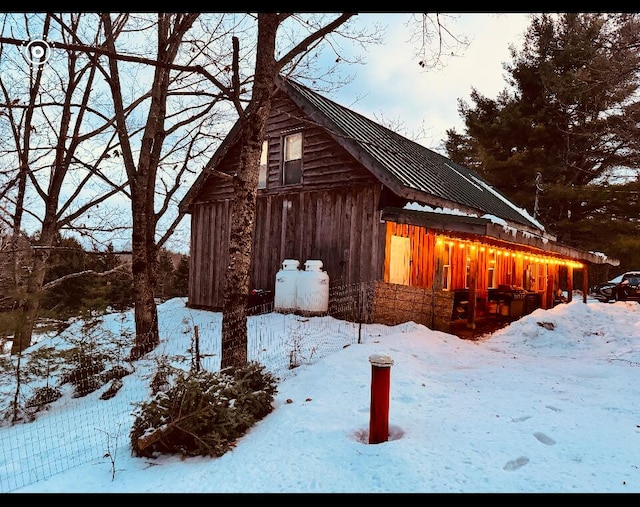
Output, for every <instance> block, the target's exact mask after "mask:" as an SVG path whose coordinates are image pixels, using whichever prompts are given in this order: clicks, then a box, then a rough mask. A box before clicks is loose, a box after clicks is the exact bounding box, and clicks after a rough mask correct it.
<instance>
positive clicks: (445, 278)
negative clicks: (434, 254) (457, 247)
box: [442, 243, 453, 290]
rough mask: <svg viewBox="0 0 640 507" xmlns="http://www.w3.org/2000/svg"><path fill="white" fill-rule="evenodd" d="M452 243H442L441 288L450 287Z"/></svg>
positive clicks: (447, 288) (446, 288)
mask: <svg viewBox="0 0 640 507" xmlns="http://www.w3.org/2000/svg"><path fill="white" fill-rule="evenodd" d="M452 245H453V243H447V244H446V245H444V250H443V251H444V258H443V266H442V289H443V290H449V287H451V248H452Z"/></svg>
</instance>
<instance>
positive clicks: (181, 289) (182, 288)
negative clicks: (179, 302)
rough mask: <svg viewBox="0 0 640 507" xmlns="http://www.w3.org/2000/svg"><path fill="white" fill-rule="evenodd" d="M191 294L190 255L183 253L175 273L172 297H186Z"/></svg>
mask: <svg viewBox="0 0 640 507" xmlns="http://www.w3.org/2000/svg"><path fill="white" fill-rule="evenodd" d="M188 294H189V256H188V255H181V256H180V262H179V263H178V267H177V268H176V270H175V272H174V273H173V287H172V292H171V296H172V297H185V296H187V295H188Z"/></svg>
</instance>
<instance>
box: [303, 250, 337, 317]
mask: <svg viewBox="0 0 640 507" xmlns="http://www.w3.org/2000/svg"><path fill="white" fill-rule="evenodd" d="M296 292H297V306H298V311H299V312H300V313H301V314H302V315H323V314H326V313H327V311H328V310H329V275H328V274H327V272H326V271H322V261H320V260H307V262H305V263H304V271H300V273H299V274H298V284H297V290H296Z"/></svg>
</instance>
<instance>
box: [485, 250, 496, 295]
mask: <svg viewBox="0 0 640 507" xmlns="http://www.w3.org/2000/svg"><path fill="white" fill-rule="evenodd" d="M487 266H488V267H487V273H488V278H487V287H488V288H490V289H495V288H496V250H495V248H491V249H489V256H488V258H487Z"/></svg>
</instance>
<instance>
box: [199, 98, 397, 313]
mask: <svg viewBox="0 0 640 507" xmlns="http://www.w3.org/2000/svg"><path fill="white" fill-rule="evenodd" d="M296 131H302V133H303V160H302V183H301V184H296V185H286V186H285V185H283V184H282V166H281V160H282V156H281V149H282V145H283V139H284V136H285V135H287V134H289V133H292V132H296ZM266 138H267V140H268V141H269V155H268V160H267V164H268V174H267V188H265V189H259V190H258V197H257V201H256V224H255V231H254V242H253V245H254V246H253V249H254V250H253V251H254V255H253V268H252V274H251V282H250V283H251V287H252V288H262V289H266V290H274V289H275V275H276V273H277V272H278V270H279V269H280V268H281V267H282V262H283V261H284V260H285V259H296V260H298V261H299V262H300V267H301V268H303V267H304V263H305V262H306V261H307V260H309V259H319V260H321V261H322V262H323V269H324V270H325V271H326V272H327V274H328V275H329V281H330V284H331V285H332V286H335V285H340V284H351V283H357V282H362V281H371V280H380V279H382V275H383V264H384V250H383V249H384V240H385V233H384V224H383V223H381V222H380V211H379V210H380V195H381V192H382V189H383V187H382V185H381V184H380V183H379V182H378V181H377V180H376V179H375V178H374V177H373V176H372V175H371V174H370V173H369V172H368V171H367V170H366V169H364V168H363V167H362V166H361V165H360V164H359V163H358V162H357V161H356V160H355V159H354V158H353V157H352V156H351V155H350V154H349V153H347V152H346V150H344V148H342V147H341V146H340V145H338V144H337V143H335V141H334V140H333V139H332V138H331V137H330V136H329V135H328V134H327V133H326V132H325V131H324V130H323V129H322V128H321V127H319V126H318V125H316V124H315V123H313V122H309V121H307V120H306V119H305V117H304V114H303V113H302V111H301V110H300V109H299V108H298V107H297V106H296V105H295V104H294V103H293V102H292V101H291V100H289V99H288V98H287V97H286V96H285V95H283V94H279V95H277V96H276V98H275V100H274V104H273V107H272V111H271V114H270V117H269V120H268V123H267V132H266ZM239 155H240V153H239V149H238V146H237V145H234V146H231V147H230V148H229V150H228V151H227V153H226V155H225V156H224V157H223V158H222V159H221V161H220V162H219V164H218V166H217V167H216V171H217V172H219V173H220V172H221V173H225V174H228V175H231V174H233V173H234V172H235V171H236V170H237V164H238V160H239ZM232 198H233V188H232V181H231V178H229V177H227V176H224V175H220V174H216V173H212V175H211V176H210V177H209V178H208V179H207V180H206V182H205V183H204V184H203V186H202V188H201V189H200V190H199V192H198V195H197V196H196V198H195V199H194V201H193V212H192V214H191V252H192V254H191V259H190V261H191V265H190V284H189V305H190V306H193V307H199V308H211V309H220V308H221V307H222V304H223V290H224V275H225V272H226V269H227V259H228V238H229V231H230V220H231V207H232V202H233V201H232Z"/></svg>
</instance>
